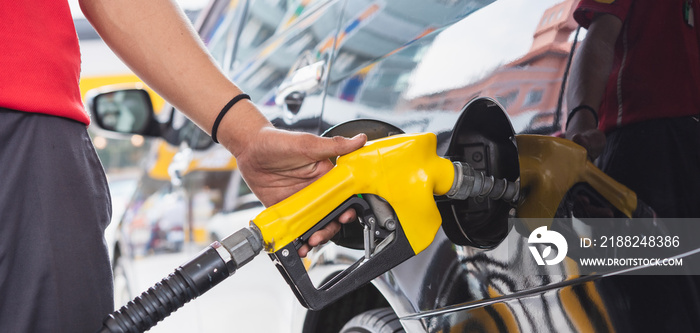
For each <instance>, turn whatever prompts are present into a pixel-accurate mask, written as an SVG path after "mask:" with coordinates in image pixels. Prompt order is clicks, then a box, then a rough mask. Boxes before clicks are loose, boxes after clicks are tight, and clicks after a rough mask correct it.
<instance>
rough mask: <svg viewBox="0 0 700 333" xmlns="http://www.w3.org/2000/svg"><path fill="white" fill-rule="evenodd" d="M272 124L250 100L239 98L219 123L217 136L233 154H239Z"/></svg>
mask: <svg viewBox="0 0 700 333" xmlns="http://www.w3.org/2000/svg"><path fill="white" fill-rule="evenodd" d="M268 127H272V124H270V122H269V121H268V120H267V118H265V116H263V115H262V113H260V111H259V110H258V109H257V107H256V106H255V104H253V103H252V102H251V101H250V100H241V101H240V102H238V103H236V105H235V106H233V107H232V108H231V110H230V111H229V112H228V114H227V115H226V116H225V117H223V118H222V120H221V123H220V124H219V128H218V133H217V138H218V140H219V142H220V143H221V145H223V146H224V147H226V149H228V150H229V151H230V152H231V153H232V154H233V155H234V156H239V155H240V154H242V153H243V152H244V151H246V150H247V149H248V147H249V146H251V144H253V143H254V142H255V141H256V140H259V138H258V137H259V136H260V134H261V132H262V131H263V130H264V129H265V128H268Z"/></svg>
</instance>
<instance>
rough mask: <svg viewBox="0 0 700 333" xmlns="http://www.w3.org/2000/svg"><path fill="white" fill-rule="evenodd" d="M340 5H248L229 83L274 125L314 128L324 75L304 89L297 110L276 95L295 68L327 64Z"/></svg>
mask: <svg viewBox="0 0 700 333" xmlns="http://www.w3.org/2000/svg"><path fill="white" fill-rule="evenodd" d="M272 5H275V6H272ZM342 5H343V2H342V1H336V0H332V1H327V0H318V1H264V0H257V1H255V2H253V3H252V4H251V10H250V11H249V13H248V17H247V19H246V23H245V25H244V26H243V29H242V32H241V37H240V38H239V45H238V51H237V53H236V54H237V56H236V60H235V62H236V65H235V66H234V71H233V75H232V79H233V81H234V82H236V83H237V84H239V86H240V87H241V89H243V91H245V92H246V93H248V94H249V95H250V96H251V97H252V100H253V101H255V102H257V103H258V105H259V106H261V109H262V111H263V112H264V113H265V114H266V116H268V118H270V119H271V121H272V122H273V124H275V125H276V126H281V127H284V126H287V125H290V124H291V123H295V124H300V123H304V122H305V124H304V125H303V126H305V127H304V130H309V131H317V130H318V117H319V116H320V112H321V105H322V104H321V96H322V90H323V87H324V86H325V84H324V82H323V80H325V77H324V78H323V79H320V80H319V81H318V82H316V83H315V84H313V88H312V89H307V90H305V91H304V93H303V96H304V97H303V103H300V105H301V106H300V109H298V110H294V111H293V112H292V111H289V109H288V108H287V106H288V105H287V104H285V103H282V102H280V100H276V97H277V94H278V93H279V89H280V86H281V84H282V83H283V82H288V81H289V80H288V78H289V77H291V76H292V75H294V73H295V72H296V70H298V69H300V68H302V67H304V66H307V65H311V64H317V63H326V62H327V61H328V59H329V57H330V56H329V52H331V51H332V48H329V47H327V46H328V45H333V41H334V38H335V32H336V31H337V26H338V20H339V18H340V15H341V12H342ZM285 80H287V81H285ZM281 98H284V96H282V97H281Z"/></svg>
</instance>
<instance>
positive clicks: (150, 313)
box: [99, 246, 236, 333]
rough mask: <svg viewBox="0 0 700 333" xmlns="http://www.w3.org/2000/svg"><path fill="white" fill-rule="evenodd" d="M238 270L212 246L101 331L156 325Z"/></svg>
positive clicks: (131, 332) (129, 331)
mask: <svg viewBox="0 0 700 333" xmlns="http://www.w3.org/2000/svg"><path fill="white" fill-rule="evenodd" d="M235 270H236V267H235V265H233V266H232V265H231V263H229V265H227V264H226V262H224V260H223V259H222V258H221V256H220V255H219V253H218V252H217V251H216V250H215V249H214V248H213V247H212V246H209V247H207V248H206V249H204V251H202V252H201V253H200V254H199V255H198V256H197V257H195V258H194V259H192V260H190V261H189V262H187V263H186V264H184V265H182V266H180V267H178V268H177V269H176V270H175V272H173V273H171V274H170V275H168V277H166V278H164V279H163V280H161V281H160V282H158V283H156V284H155V285H154V286H153V287H151V288H149V289H148V290H147V291H145V292H144V293H142V294H141V295H140V296H138V297H136V298H134V300H132V301H130V302H129V303H127V304H126V305H124V306H123V307H122V308H121V309H119V310H117V311H115V312H113V313H112V314H110V315H109V316H108V317H107V318H106V319H105V320H104V322H103V326H102V329H101V330H100V331H99V332H100V333H140V332H144V331H146V330H148V329H150V328H151V327H153V326H155V325H156V324H157V323H158V322H159V321H161V320H163V319H164V318H165V317H167V316H169V315H170V314H171V313H173V312H175V310H177V309H179V308H180V307H182V306H183V305H185V303H187V302H189V301H191V300H193V299H195V298H196V297H198V296H199V295H201V294H203V293H205V292H207V291H208V290H209V289H211V288H212V287H214V286H215V285H217V284H218V283H219V282H221V281H223V280H224V279H226V278H227V277H229V276H230V275H232V274H233V273H234V272H235Z"/></svg>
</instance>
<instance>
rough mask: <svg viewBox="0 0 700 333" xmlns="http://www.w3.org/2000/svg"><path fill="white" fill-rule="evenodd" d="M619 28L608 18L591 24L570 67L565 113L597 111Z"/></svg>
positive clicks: (612, 17) (619, 25)
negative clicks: (586, 109) (587, 108)
mask: <svg viewBox="0 0 700 333" xmlns="http://www.w3.org/2000/svg"><path fill="white" fill-rule="evenodd" d="M621 25H622V22H620V20H619V19H618V18H616V17H614V16H612V15H601V16H600V17H598V18H596V19H595V20H594V21H593V23H591V26H590V28H589V31H588V34H587V36H586V39H585V40H584V41H583V42H582V43H581V47H580V48H579V50H578V52H577V54H576V57H575V59H574V62H573V63H572V66H571V76H570V79H569V82H568V83H569V86H568V89H567V105H568V106H569V109H572V108H574V107H576V106H578V105H588V106H591V107H592V108H594V109H595V110H596V111H597V110H598V107H599V106H600V103H601V102H602V100H603V95H604V92H605V85H606V84H607V81H608V77H609V76H610V71H611V69H612V64H613V56H614V46H615V42H616V40H617V36H618V35H619V32H620V28H621Z"/></svg>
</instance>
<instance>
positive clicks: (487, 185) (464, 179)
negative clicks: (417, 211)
mask: <svg viewBox="0 0 700 333" xmlns="http://www.w3.org/2000/svg"><path fill="white" fill-rule="evenodd" d="M453 165H454V170H455V180H454V183H453V184H452V188H450V191H449V192H447V197H448V198H450V199H457V200H464V199H467V198H476V197H488V198H491V199H494V200H504V201H509V202H516V201H518V198H519V196H520V180H516V181H515V182H510V181H508V180H506V179H500V178H499V179H496V178H494V177H493V176H486V175H484V173H483V172H481V171H476V170H474V168H473V167H472V166H471V165H469V164H467V163H462V162H459V161H457V162H453Z"/></svg>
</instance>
